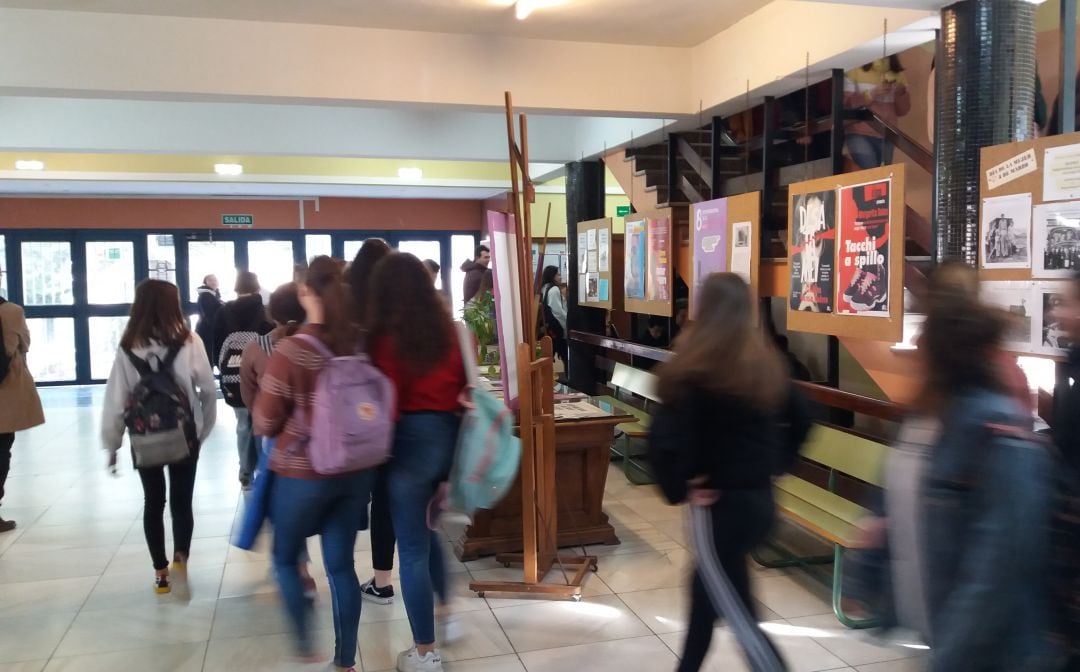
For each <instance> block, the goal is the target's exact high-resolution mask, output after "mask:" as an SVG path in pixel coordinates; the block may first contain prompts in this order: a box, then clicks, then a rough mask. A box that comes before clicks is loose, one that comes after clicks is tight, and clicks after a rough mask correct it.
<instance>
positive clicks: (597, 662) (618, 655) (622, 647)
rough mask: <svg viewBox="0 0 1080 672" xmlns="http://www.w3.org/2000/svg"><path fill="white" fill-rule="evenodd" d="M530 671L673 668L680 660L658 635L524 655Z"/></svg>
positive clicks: (610, 671) (618, 671)
mask: <svg viewBox="0 0 1080 672" xmlns="http://www.w3.org/2000/svg"><path fill="white" fill-rule="evenodd" d="M521 662H523V663H525V669H526V670H528V672H566V670H575V669H583V670H589V672H629V671H630V670H671V669H674V668H675V666H676V665H677V664H678V659H677V658H676V657H675V655H674V654H672V653H671V651H670V650H669V649H668V647H666V646H664V643H663V642H661V641H660V640H659V639H657V638H656V637H655V636H651V637H639V638H636V639H623V640H618V641H612V642H600V643H597V644H584V645H581V646H570V647H565V648H561V649H548V650H546V651H533V652H530V653H523V654H521Z"/></svg>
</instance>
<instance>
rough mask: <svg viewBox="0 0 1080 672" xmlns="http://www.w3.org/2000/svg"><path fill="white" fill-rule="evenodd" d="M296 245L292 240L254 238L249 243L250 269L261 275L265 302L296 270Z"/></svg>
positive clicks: (291, 277) (260, 282) (291, 279)
mask: <svg viewBox="0 0 1080 672" xmlns="http://www.w3.org/2000/svg"><path fill="white" fill-rule="evenodd" d="M295 248H296V246H295V245H294V241H292V240H252V241H249V242H248V244H247V254H248V263H247V266H248V270H249V271H251V272H252V273H254V274H255V275H257V276H259V285H260V286H261V287H262V295H263V303H264V304H266V303H269V302H270V294H272V293H273V291H274V290H275V289H277V288H278V287H280V286H282V285H284V284H285V283H288V282H292V281H293V275H294V274H295V272H296V249H295Z"/></svg>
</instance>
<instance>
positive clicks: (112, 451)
mask: <svg viewBox="0 0 1080 672" xmlns="http://www.w3.org/2000/svg"><path fill="white" fill-rule="evenodd" d="M129 353H130V354H131V355H133V356H135V357H137V358H138V359H141V360H143V361H145V362H147V363H148V364H150V366H151V367H153V368H155V369H156V370H160V369H158V368H157V367H160V366H162V363H163V362H167V361H168V360H169V357H170V355H172V356H173V357H175V359H174V360H173V364H172V374H173V378H174V379H175V380H176V383H177V385H178V386H179V387H180V390H181V391H182V392H185V393H186V395H187V399H188V400H189V403H191V404H192V408H191V411H192V413H193V414H194V416H195V427H196V431H197V434H198V441H199V444H201V443H202V442H203V441H204V440H205V439H206V437H207V435H209V434H210V430H211V429H213V428H214V422H215V421H216V419H217V389H216V386H215V384H214V374H213V372H212V371H211V370H210V362H209V361H208V360H207V359H206V348H205V346H204V345H203V342H202V339H201V338H199V336H198V334H195V333H194V332H192V331H190V330H189V329H188V326H187V320H186V319H185V318H184V314H183V312H182V311H181V310H180V291H179V290H178V289H177V288H176V285H174V284H172V283H169V282H164V281H162V280H145V281H143V282H142V283H140V284H139V286H138V287H137V288H136V289H135V302H134V303H133V304H132V305H131V317H130V319H128V324H127V328H125V330H124V335H123V337H122V338H121V339H120V348H119V350H118V351H117V353H116V359H115V361H114V362H113V367H112V372H111V373H110V374H109V381H108V383H107V384H106V386H105V404H104V408H103V409H102V417H101V435H102V441H103V442H104V444H105V448H106V450H108V451H109V467H110V468H111V469H114V470H115V468H116V462H117V459H116V454H117V451H119V450H120V445H121V443H122V442H123V439H124V411H125V408H126V407H127V404H128V399H129V398H130V397H131V393H132V390H134V388H135V386H136V385H137V384H138V383H139V378H140V375H139V372H138V370H137V369H136V368H135V365H134V364H133V363H132V361H131V358H130V356H129ZM195 400H198V403H193V402H194V401H195ZM198 457H199V456H198V451H195V452H194V454H192V456H191V458H190V459H188V460H186V461H184V462H180V463H178V464H170V465H168V467H151V468H144V469H139V470H138V471H139V478H140V479H141V480H142V486H143V494H144V499H145V501H144V504H143V532H144V533H145V535H146V545H147V546H148V547H149V549H150V557H151V559H152V560H153V562H154V572H155V578H154V585H155V589H156V590H157V592H158V593H168V592H170V590H171V588H170V586H169V558H168V555H167V554H166V552H165V524H164V521H163V517H164V515H165V470H166V468H167V469H168V471H169V490H170V492H169V495H170V497H169V510H170V512H171V513H172V529H173V544H174V552H173V567H174V568H175V569H177V570H180V571H182V570H184V569H185V567H186V564H187V560H188V556H189V555H190V553H191V535H192V531H193V529H194V527H195V520H194V516H193V514H192V510H191V500H192V497H193V495H194V491H195V467H196V463H197V462H198Z"/></svg>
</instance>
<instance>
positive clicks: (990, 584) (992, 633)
mask: <svg viewBox="0 0 1080 672" xmlns="http://www.w3.org/2000/svg"><path fill="white" fill-rule="evenodd" d="M1029 424H1030V423H1029V422H1028V420H1027V418H1025V415H1024V413H1023V412H1022V411H1021V409H1020V408H1019V407H1018V406H1017V405H1016V402H1015V401H1014V400H1013V399H1011V398H1010V397H1008V396H1006V395H1004V394H998V393H994V392H990V391H986V390H972V391H970V392H968V393H966V394H963V395H961V396H960V397H958V398H957V399H955V400H954V402H953V404H952V407H951V408H950V410H949V412H948V413H947V415H946V417H945V419H944V422H943V426H942V433H941V436H940V438H939V440H938V443H937V445H936V446H935V448H934V449H933V451H931V454H930V456H929V460H930V461H929V463H928V465H927V470H926V474H925V480H924V482H923V501H924V504H923V507H922V512H923V515H924V516H925V525H924V526H923V529H924V530H925V535H926V537H925V542H926V551H925V552H926V558H925V562H926V568H927V570H926V575H927V579H926V581H927V600H928V603H929V617H930V625H931V630H932V632H933V642H932V643H931V644H932V651H933V653H932V656H931V660H932V663H931V670H932V672H946V671H948V672H955V671H956V670H973V671H986V672H990V671H997V670H1001V671H1002V672H1005V671H1006V670H1008V671H1009V672H1020V671H1025V672H1026V671H1029V670H1043V669H1047V668H1046V663H1045V662H1044V661H1042V659H1041V658H1042V656H1043V655H1044V654H1045V652H1044V651H1043V650H1042V649H1043V640H1042V639H1041V637H1042V635H1043V633H1044V632H1045V630H1046V629H1047V627H1048V626H1049V622H1048V621H1049V615H1048V609H1049V605H1048V601H1047V597H1048V596H1047V582H1046V581H1047V579H1046V576H1047V568H1048V562H1047V558H1048V555H1047V554H1048V544H1049V529H1048V528H1049V520H1050V508H1051V502H1052V492H1051V488H1052V485H1051V469H1052V465H1051V458H1050V456H1049V454H1048V453H1047V452H1046V451H1045V450H1043V449H1042V447H1041V446H1040V445H1039V444H1038V443H1035V442H1034V441H1033V440H1031V439H1029V438H1028V437H1030V436H1031V435H1029V434H1026V433H1025V432H1024V431H1023V430H1022V429H1019V428H1026V427H1027V426H1029Z"/></svg>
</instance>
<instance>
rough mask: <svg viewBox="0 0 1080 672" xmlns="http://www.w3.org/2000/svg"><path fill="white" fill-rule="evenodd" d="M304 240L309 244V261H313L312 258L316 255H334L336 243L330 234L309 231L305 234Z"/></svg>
mask: <svg viewBox="0 0 1080 672" xmlns="http://www.w3.org/2000/svg"><path fill="white" fill-rule="evenodd" d="M304 240H305V242H306V244H307V260H308V263H311V260H312V259H314V258H315V257H332V256H334V245H333V242H332V239H331V238H330V234H326V233H309V234H308V235H306V236H304Z"/></svg>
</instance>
